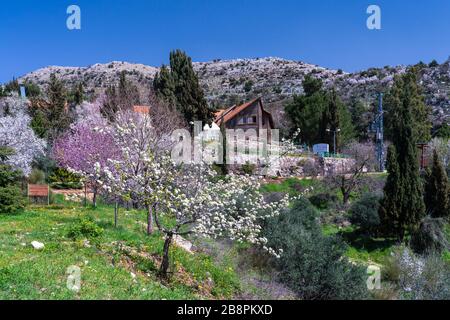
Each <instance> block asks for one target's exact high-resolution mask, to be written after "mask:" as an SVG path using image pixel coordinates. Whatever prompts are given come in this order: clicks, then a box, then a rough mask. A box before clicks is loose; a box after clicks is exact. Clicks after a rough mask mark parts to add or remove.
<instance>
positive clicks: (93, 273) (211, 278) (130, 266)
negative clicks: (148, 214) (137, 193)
mask: <svg viewBox="0 0 450 320" xmlns="http://www.w3.org/2000/svg"><path fill="white" fill-rule="evenodd" d="M80 216H91V217H93V219H94V221H95V223H96V224H97V225H98V226H100V227H101V228H103V233H102V235H101V236H99V237H96V238H92V239H83V238H76V239H73V238H69V237H68V233H69V230H70V228H71V227H73V226H74V225H77V224H79V220H80ZM113 221H114V220H113V209H111V208H110V207H108V206H99V207H98V208H97V209H92V208H83V207H82V206H80V205H77V204H72V203H60V204H56V205H53V206H50V207H29V208H27V210H26V211H25V212H22V213H19V214H17V215H6V216H5V215H0V299H218V298H225V299H226V298H232V297H233V296H234V295H235V294H236V293H238V292H239V289H240V288H239V287H240V285H239V281H238V277H237V275H236V273H235V271H234V267H233V265H232V264H231V262H229V261H230V260H227V259H222V261H221V262H220V263H216V262H214V261H213V260H212V258H210V257H209V256H207V255H206V254H203V253H196V254H195V255H193V254H191V253H188V252H186V251H184V250H183V249H181V248H176V247H174V249H173V250H172V257H173V259H172V260H173V261H176V262H174V263H173V264H172V266H171V270H172V271H173V274H172V276H171V278H170V280H169V281H166V280H162V279H160V278H159V277H158V275H157V274H158V273H157V268H158V263H159V261H160V260H159V259H160V258H159V257H160V254H161V252H162V246H163V239H162V237H161V234H159V233H158V232H155V233H154V235H152V236H147V235H146V234H145V214H144V213H143V212H139V211H124V210H123V211H121V212H120V218H119V227H118V228H117V229H116V228H115V227H114V225H113ZM32 241H39V242H42V243H44V244H45V248H44V249H43V250H41V251H39V250H36V249H34V248H33V247H32V246H31V244H30V243H31V242H32ZM70 266H78V267H80V268H81V281H82V282H81V290H80V291H79V292H74V291H71V290H69V289H68V288H67V286H66V283H67V278H68V274H67V273H66V272H67V268H68V267H70Z"/></svg>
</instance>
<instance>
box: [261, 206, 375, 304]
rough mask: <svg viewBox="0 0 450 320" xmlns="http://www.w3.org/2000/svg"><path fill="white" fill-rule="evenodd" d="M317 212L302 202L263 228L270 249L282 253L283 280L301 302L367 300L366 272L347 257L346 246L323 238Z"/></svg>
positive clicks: (281, 272)
mask: <svg viewBox="0 0 450 320" xmlns="http://www.w3.org/2000/svg"><path fill="white" fill-rule="evenodd" d="M317 220H318V212H317V210H316V209H315V208H314V207H313V206H311V204H310V203H309V201H307V200H305V199H300V200H299V201H297V202H296V203H294V205H293V207H292V209H291V210H289V211H288V212H286V213H283V214H281V215H279V216H278V217H275V218H272V219H270V220H269V221H268V223H267V225H266V226H265V228H264V234H265V237H266V238H267V239H268V245H269V246H270V247H272V248H274V249H282V250H283V253H282V255H281V258H280V259H278V260H277V261H276V262H275V263H276V266H277V268H278V270H279V272H280V280H281V281H282V282H283V283H285V284H286V285H287V286H288V287H290V288H291V289H292V290H294V291H295V292H296V293H297V294H298V296H299V298H300V299H308V300H309V299H320V300H328V299H361V298H366V297H367V287H366V281H365V270H364V269H363V268H362V267H358V266H354V265H353V264H351V263H350V262H349V261H348V260H347V259H346V258H345V257H344V253H345V251H346V246H345V244H344V243H343V242H342V241H341V240H340V239H339V238H337V237H335V236H333V237H327V236H324V235H323V234H322V230H321V227H320V225H319V223H318V221H317Z"/></svg>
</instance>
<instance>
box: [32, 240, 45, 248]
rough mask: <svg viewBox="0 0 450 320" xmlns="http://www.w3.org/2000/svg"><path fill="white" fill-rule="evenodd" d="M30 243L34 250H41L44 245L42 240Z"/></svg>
mask: <svg viewBox="0 0 450 320" xmlns="http://www.w3.org/2000/svg"><path fill="white" fill-rule="evenodd" d="M31 245H32V246H33V248H34V249H36V250H42V249H44V247H45V246H44V244H43V243H42V242H39V241H33V242H31Z"/></svg>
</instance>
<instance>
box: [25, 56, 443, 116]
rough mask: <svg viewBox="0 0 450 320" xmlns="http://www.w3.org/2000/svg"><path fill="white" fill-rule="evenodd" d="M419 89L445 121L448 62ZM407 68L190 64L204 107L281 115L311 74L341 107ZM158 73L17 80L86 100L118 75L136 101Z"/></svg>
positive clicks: (78, 72)
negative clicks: (80, 89) (251, 107)
mask: <svg viewBox="0 0 450 320" xmlns="http://www.w3.org/2000/svg"><path fill="white" fill-rule="evenodd" d="M420 65H421V67H422V68H421V79H420V81H421V84H422V87H423V90H424V94H425V97H426V102H427V104H428V105H430V106H431V107H432V108H433V115H432V118H433V122H434V123H442V122H443V121H446V122H448V121H449V120H450V95H449V93H450V62H449V61H446V62H444V63H443V64H438V63H437V62H433V63H430V64H423V63H421V64H420ZM407 67H408V66H393V67H391V66H385V67H383V68H370V69H367V70H363V71H360V72H355V73H347V72H345V71H342V70H332V69H327V68H323V67H320V66H318V65H313V64H308V63H305V62H301V61H292V60H286V59H282V58H276V57H267V58H255V59H233V60H219V59H217V60H213V61H210V62H197V63H194V69H195V70H196V71H197V73H198V76H199V79H200V82H201V85H202V87H203V89H204V91H205V95H206V97H207V99H208V101H209V102H210V103H211V105H213V106H217V107H225V106H231V105H233V104H236V103H239V102H242V101H248V100H250V99H252V98H255V97H257V96H260V97H262V98H263V99H264V101H265V102H266V104H267V105H268V107H269V108H276V109H278V110H281V109H280V108H281V106H282V104H283V102H284V101H285V100H287V99H289V98H291V97H292V96H293V95H295V94H301V93H302V81H303V79H304V76H305V75H306V74H309V73H312V74H313V75H314V76H315V77H317V78H320V79H322V80H323V82H324V84H325V86H327V87H333V86H334V87H335V88H336V89H337V91H338V93H339V94H340V95H341V97H342V99H343V100H344V102H346V103H347V104H349V103H351V102H352V100H355V99H360V100H362V101H365V102H367V104H370V103H372V102H373V101H374V99H375V95H376V93H377V92H379V91H380V90H381V91H385V90H386V89H387V88H388V87H389V86H390V85H391V84H392V83H393V79H394V76H395V75H396V74H400V73H403V72H405V70H406V68H407ZM158 70H159V68H157V67H153V66H147V65H144V64H135V63H129V62H120V61H113V62H110V63H104V64H94V65H92V66H88V67H59V66H49V67H45V68H41V69H38V70H36V71H33V72H31V73H28V74H26V75H24V76H23V77H21V78H20V80H31V81H33V82H35V83H36V84H38V85H39V86H41V87H45V86H46V83H47V81H48V78H49V76H50V74H51V73H55V74H56V75H57V76H58V78H60V79H61V80H63V81H64V82H65V84H66V85H67V86H72V85H75V84H76V83H78V82H80V81H82V82H83V83H84V86H85V90H86V93H87V94H88V95H91V96H92V95H97V94H100V93H102V92H103V91H104V90H105V89H106V88H107V87H108V86H109V85H111V84H116V83H118V80H119V75H120V73H121V72H122V71H125V72H126V73H127V78H128V79H130V80H131V81H133V82H134V83H135V84H136V85H137V86H138V88H139V90H140V93H141V96H142V97H144V98H145V97H146V96H148V90H149V88H150V86H151V83H152V81H153V78H154V76H155V74H156V73H157V72H158Z"/></svg>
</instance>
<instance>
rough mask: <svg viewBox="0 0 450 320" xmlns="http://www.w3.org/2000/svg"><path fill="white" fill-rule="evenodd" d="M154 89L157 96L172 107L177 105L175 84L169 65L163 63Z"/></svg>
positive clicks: (155, 80) (154, 81) (154, 83)
mask: <svg viewBox="0 0 450 320" xmlns="http://www.w3.org/2000/svg"><path fill="white" fill-rule="evenodd" d="M153 90H154V91H155V93H156V96H157V97H158V98H160V99H162V100H164V101H166V102H167V103H168V104H169V106H170V107H172V106H176V97H175V84H174V81H173V78H172V74H171V73H170V70H169V68H168V67H167V66H165V65H162V67H161V69H160V71H159V72H158V73H157V74H156V76H155V79H154V80H153Z"/></svg>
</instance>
